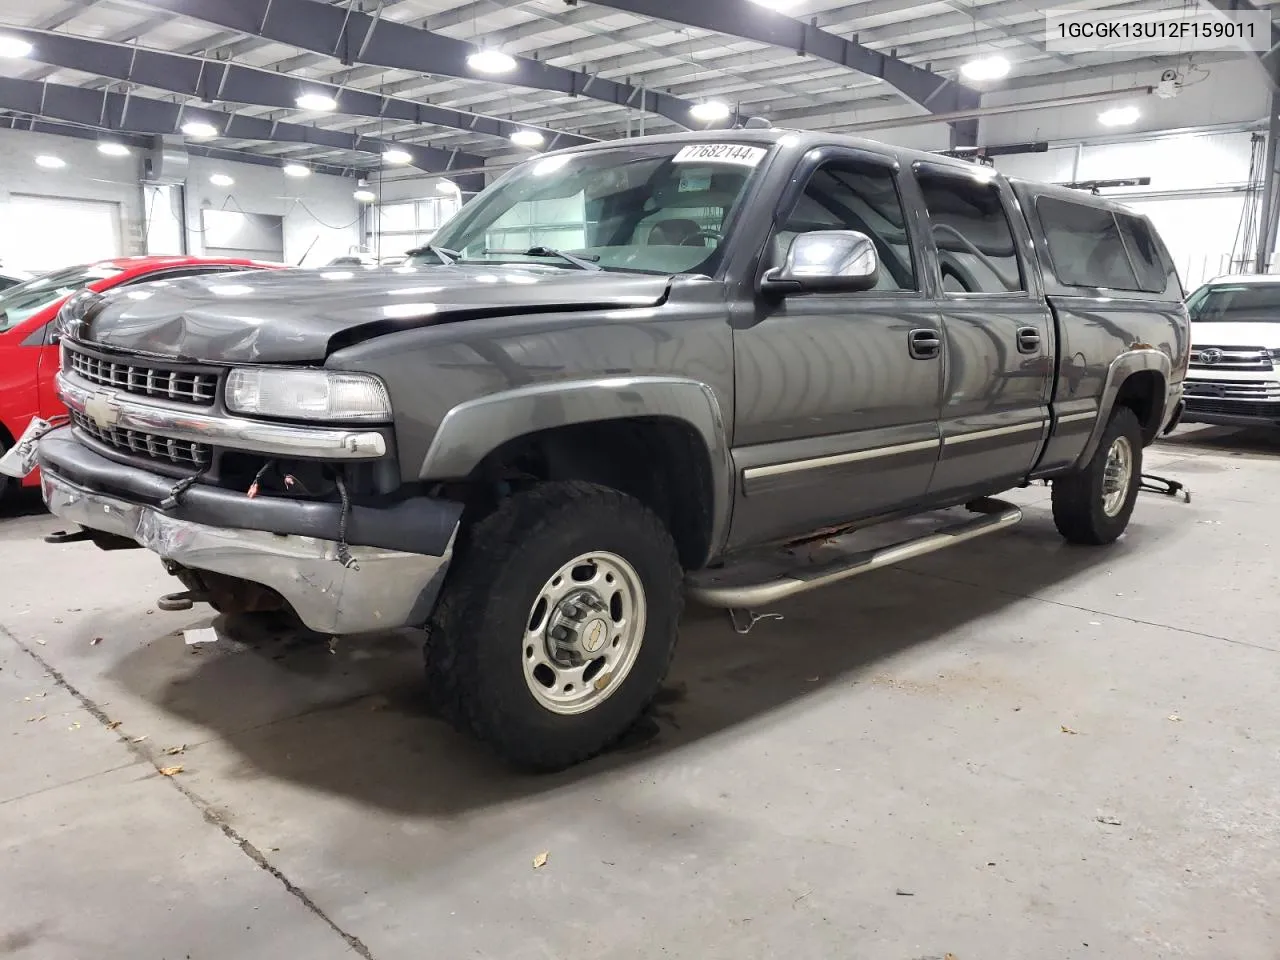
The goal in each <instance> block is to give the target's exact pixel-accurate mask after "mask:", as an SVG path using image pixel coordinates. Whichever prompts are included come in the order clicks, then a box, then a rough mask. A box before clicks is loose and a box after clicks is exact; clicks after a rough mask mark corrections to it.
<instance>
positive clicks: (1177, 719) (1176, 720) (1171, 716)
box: [1169, 713, 1182, 723]
mask: <svg viewBox="0 0 1280 960" xmlns="http://www.w3.org/2000/svg"><path fill="white" fill-rule="evenodd" d="M1169 720H1170V721H1172V722H1173V723H1181V722H1182V718H1181V717H1180V716H1178V715H1177V714H1176V713H1171V714H1169Z"/></svg>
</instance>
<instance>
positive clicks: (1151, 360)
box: [1076, 347, 1173, 466]
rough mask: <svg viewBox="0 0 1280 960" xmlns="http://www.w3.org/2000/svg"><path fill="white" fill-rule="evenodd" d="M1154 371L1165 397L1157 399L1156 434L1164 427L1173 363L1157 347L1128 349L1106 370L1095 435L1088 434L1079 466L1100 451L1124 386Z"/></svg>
mask: <svg viewBox="0 0 1280 960" xmlns="http://www.w3.org/2000/svg"><path fill="white" fill-rule="evenodd" d="M1149 370H1151V371H1155V372H1156V373H1158V374H1160V375H1161V376H1162V377H1163V378H1164V396H1162V397H1160V398H1158V402H1159V403H1160V405H1161V406H1160V409H1159V410H1156V411H1153V412H1154V413H1155V420H1156V424H1157V427H1156V431H1157V433H1158V432H1159V428H1160V426H1163V424H1164V421H1165V415H1166V414H1167V413H1168V412H1169V390H1170V384H1171V377H1172V374H1173V363H1172V362H1171V361H1170V360H1169V357H1168V356H1167V355H1166V354H1165V353H1164V352H1163V351H1160V350H1157V349H1155V348H1154V347H1141V348H1138V349H1135V350H1128V351H1126V352H1124V353H1122V354H1120V356H1118V357H1116V358H1115V359H1114V360H1112V361H1111V367H1110V368H1109V369H1108V370H1107V379H1106V382H1105V383H1104V384H1103V387H1102V395H1101V396H1100V397H1099V398H1098V419H1097V420H1095V421H1094V423H1093V432H1092V433H1091V434H1089V440H1088V442H1087V443H1086V444H1085V445H1084V451H1083V452H1082V453H1081V454H1080V459H1079V460H1077V461H1076V465H1077V466H1081V465H1083V464H1086V463H1088V462H1089V460H1090V459H1092V457H1093V455H1094V453H1095V452H1096V451H1097V449H1098V444H1099V443H1100V442H1101V441H1102V433H1103V431H1104V430H1106V429H1107V424H1108V423H1109V422H1110V421H1111V411H1112V410H1113V409H1114V408H1115V405H1116V398H1117V397H1118V396H1119V395H1120V388H1121V387H1123V386H1124V382H1125V381H1126V380H1128V379H1129V378H1130V377H1131V376H1133V375H1134V374H1135V373H1143V372H1145V371H1149Z"/></svg>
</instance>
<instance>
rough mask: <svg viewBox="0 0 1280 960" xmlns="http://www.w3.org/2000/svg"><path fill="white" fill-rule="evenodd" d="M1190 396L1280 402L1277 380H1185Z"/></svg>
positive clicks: (1185, 388)
mask: <svg viewBox="0 0 1280 960" xmlns="http://www.w3.org/2000/svg"><path fill="white" fill-rule="evenodd" d="M1183 390H1184V391H1185V393H1186V395H1187V397H1188V398H1192V397H1195V398H1199V397H1204V398H1206V399H1227V400H1271V401H1277V402H1280V381H1277V380H1194V379H1187V380H1186V381H1184V382H1183Z"/></svg>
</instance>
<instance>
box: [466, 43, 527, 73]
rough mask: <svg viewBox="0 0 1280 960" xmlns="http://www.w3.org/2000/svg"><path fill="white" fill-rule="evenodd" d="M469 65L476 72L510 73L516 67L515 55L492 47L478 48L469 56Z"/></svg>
mask: <svg viewBox="0 0 1280 960" xmlns="http://www.w3.org/2000/svg"><path fill="white" fill-rule="evenodd" d="M467 66H469V67H470V68H471V69H472V70H474V71H476V73H510V72H511V71H512V70H514V69H515V68H516V60H515V57H512V56H509V55H508V54H505V53H503V52H502V51H501V50H494V49H492V48H490V49H485V50H477V51H476V52H475V53H473V54H471V56H469V57H467Z"/></svg>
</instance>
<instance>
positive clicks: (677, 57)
mask: <svg viewBox="0 0 1280 960" xmlns="http://www.w3.org/2000/svg"><path fill="white" fill-rule="evenodd" d="M1223 2H1224V3H1225V2H1228V0H1223ZM1232 2H1236V3H1239V4H1240V5H1242V6H1243V5H1246V0H1232ZM1177 5H1178V4H1175V6H1177ZM1219 5H1221V4H1219ZM1257 5H1258V6H1262V7H1270V6H1271V4H1269V3H1259V4H1257ZM1046 6H1047V5H1046V4H1045V3H1044V2H1033V0H937V2H913V0H862V2H858V3H848V2H839V0H602V2H598V3H595V2H589V0H477V2H470V3H457V2H451V0H341V2H338V3H332V4H330V3H326V2H323V0H29V2H25V3H23V4H22V5H21V6H20V7H19V6H18V5H17V4H13V3H9V4H5V5H4V9H3V11H2V12H0V36H4V35H8V36H10V37H16V38H17V39H18V40H19V41H25V42H27V43H29V44H30V45H31V48H32V50H31V53H30V54H29V55H28V56H26V57H11V58H7V59H6V58H0V116H3V117H7V120H5V121H4V122H5V125H8V126H17V127H19V128H22V127H24V126H30V127H32V128H35V129H60V128H61V129H75V130H80V131H89V132H90V133H91V134H92V132H93V131H95V130H98V129H104V128H105V129H112V130H115V131H119V132H121V133H124V134H139V135H144V134H155V133H172V134H177V133H179V132H180V130H181V128H182V127H183V126H184V125H187V126H188V127H189V125H190V124H191V123H193V122H195V123H204V124H207V128H206V129H205V130H204V131H203V133H204V134H205V136H202V137H200V138H199V140H198V142H199V143H200V144H202V145H203V146H204V147H205V148H209V149H215V150H233V151H239V152H244V153H249V154H258V155H264V156H269V157H273V158H279V159H287V160H290V161H300V162H305V163H310V164H313V165H323V166H325V167H328V168H343V169H356V170H365V169H371V168H374V167H378V166H385V165H386V163H387V161H385V160H384V159H383V156H384V155H385V154H386V153H387V151H389V150H395V149H399V150H402V151H403V154H397V153H393V154H391V156H392V157H393V158H394V159H395V160H396V161H397V162H399V163H405V164H410V165H412V166H414V167H419V168H421V169H425V170H431V171H443V170H461V169H470V168H474V167H475V166H477V165H479V164H481V163H483V162H484V161H485V160H486V159H487V158H492V157H494V156H498V155H502V156H506V155H510V154H511V153H512V151H513V150H514V149H516V148H514V147H513V146H512V140H511V138H512V137H513V136H514V137H515V138H516V141H517V142H523V143H524V144H526V145H527V146H528V148H529V149H547V148H549V147H559V146H567V145H570V144H573V143H581V142H584V141H590V140H597V139H610V138H616V137H622V136H626V135H628V134H633V135H634V134H638V133H641V132H646V133H657V132H665V131H675V130H679V129H682V128H699V127H706V126H717V125H718V126H724V125H728V124H731V123H733V122H734V120H735V118H746V117H750V116H763V117H767V118H768V119H770V120H771V121H773V122H774V123H776V124H779V125H789V126H801V127H807V128H811V129H823V130H831V131H840V130H845V129H851V128H861V127H862V125H864V124H865V123H866V121H867V120H868V119H869V118H874V119H876V120H881V119H883V118H885V117H896V116H902V117H910V116H916V115H928V114H941V115H944V116H945V115H949V114H952V113H953V112H964V111H967V110H972V109H973V108H974V107H976V106H977V105H978V104H979V102H980V96H981V94H982V93H983V92H986V91H989V90H996V89H999V90H1010V91H1014V92H1015V94H1016V96H1017V98H1018V99H1019V100H1026V101H1033V100H1037V99H1044V98H1046V97H1048V96H1050V95H1051V94H1052V93H1053V92H1054V88H1055V87H1057V88H1058V89H1059V90H1060V89H1061V87H1060V86H1059V85H1060V84H1062V83H1063V82H1066V81H1070V80H1081V79H1089V80H1100V81H1103V82H1104V83H1106V84H1109V85H1114V86H1116V87H1124V86H1129V85H1133V84H1136V83H1143V84H1146V83H1151V82H1153V73H1154V72H1158V71H1159V70H1161V69H1163V68H1165V67H1167V66H1174V65H1177V64H1178V58H1176V57H1150V56H1145V57H1143V56H1133V55H1125V54H1117V53H1096V54H1073V55H1064V54H1057V53H1052V52H1049V51H1047V50H1046V49H1045V45H1044V42H1043V33H1044V19H1043V16H1044V11H1045V9H1046ZM1071 6H1072V7H1074V8H1080V9H1083V8H1092V9H1110V10H1124V9H1126V8H1129V7H1132V6H1134V5H1133V4H1123V3H1119V4H1117V3H1108V2H1106V0H1093V2H1086V3H1080V2H1074V3H1072V4H1071ZM476 53H482V54H483V56H482V57H481V58H480V59H478V60H477V58H476V57H475V56H474V55H475V54H476ZM502 55H505V58H504V56H502ZM992 56H1000V57H1003V58H1005V59H1006V60H1008V61H1009V62H1010V63H1011V64H1012V67H1013V68H1012V71H1011V72H1010V74H1009V75H1008V76H1007V77H1006V78H1004V79H1001V80H997V81H994V82H986V83H983V82H973V81H969V80H964V79H962V77H961V76H960V74H959V69H960V67H961V66H962V65H963V64H965V63H968V62H969V61H972V60H974V59H976V58H986V57H992ZM1220 56H1221V55H1220ZM1184 59H1185V58H1184ZM1198 59H1199V62H1201V63H1203V62H1205V61H1207V60H1210V59H1212V57H1209V56H1202V57H1200V58H1198ZM486 60H488V61H490V62H486ZM484 67H488V68H490V69H492V68H493V67H506V68H507V69H506V70H505V72H487V73H486V72H482V70H481V69H480V68H484ZM308 96H310V97H311V98H312V99H311V100H307V99H305V98H306V97H308ZM300 97H302V98H304V99H303V100H302V106H299V102H298V101H299V98H300ZM317 97H318V98H320V99H318V100H317V99H316V98H317ZM325 97H328V98H329V99H330V100H331V101H334V103H333V106H332V108H331V109H330V108H329V107H330V104H328V103H325V102H324V98H325ZM720 105H723V106H725V107H727V108H728V109H729V112H730V115H729V117H727V118H720V117H716V115H715V112H716V109H717V108H718V107H719V106H720ZM317 107H319V108H320V109H317ZM699 117H701V118H704V119H698V118H699ZM708 117H710V118H711V119H705V118H708ZM189 129H190V127H189ZM953 129H954V130H955V132H956V135H957V142H965V140H966V138H968V139H969V140H970V141H971V139H972V137H973V133H974V129H975V128H974V126H973V123H972V121H967V122H966V121H963V120H954V121H953ZM210 133H212V134H213V135H211V136H210V135H208V134H210Z"/></svg>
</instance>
